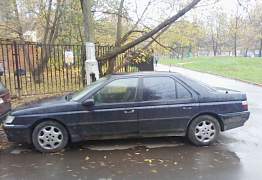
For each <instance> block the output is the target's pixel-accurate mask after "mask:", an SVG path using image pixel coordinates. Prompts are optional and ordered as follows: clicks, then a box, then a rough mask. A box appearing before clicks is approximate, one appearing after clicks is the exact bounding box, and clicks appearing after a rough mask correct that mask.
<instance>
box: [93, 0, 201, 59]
mask: <svg viewBox="0 0 262 180" xmlns="http://www.w3.org/2000/svg"><path fill="white" fill-rule="evenodd" d="M200 1H201V0H193V1H192V2H191V3H190V4H188V5H187V6H186V7H184V8H183V9H181V10H180V11H178V13H177V14H175V15H174V16H172V17H171V18H168V19H166V20H165V21H164V22H162V23H160V24H159V25H158V26H156V27H155V28H154V29H152V30H151V31H150V32H148V33H146V34H144V35H142V36H140V37H139V38H137V39H135V40H134V41H132V42H130V43H127V44H126V45H124V46H122V47H115V48H114V50H113V51H111V52H109V53H107V54H105V55H104V56H102V57H100V58H98V60H106V59H108V60H111V59H112V58H114V57H116V56H117V55H118V54H120V53H123V52H125V51H126V50H128V49H130V48H132V47H134V46H136V45H137V44H139V43H141V42H143V41H145V40H147V39H149V38H150V37H152V36H154V35H155V34H157V33H158V32H159V31H161V30H162V29H163V28H165V27H167V26H168V25H170V24H172V23H174V22H175V21H176V20H178V19H179V18H180V17H182V16H183V15H185V14H186V13H187V12H188V11H189V10H191V9H192V8H193V7H194V6H195V5H197V4H198V3H199V2H200Z"/></svg>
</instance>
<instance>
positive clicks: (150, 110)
mask: <svg viewBox="0 0 262 180" xmlns="http://www.w3.org/2000/svg"><path fill="white" fill-rule="evenodd" d="M142 84H143V86H142V93H141V94H142V99H141V102H140V103H139V104H140V105H139V106H138V107H136V108H137V109H136V110H137V111H138V117H139V129H140V134H141V135H143V136H146V135H149V136H151V135H152V136H161V135H166V134H170V135H172V134H175V135H179V134H181V135H183V134H184V133H185V128H186V126H187V124H188V121H189V120H190V118H191V117H192V115H193V114H194V112H196V111H197V108H198V106H197V103H194V101H195V100H194V98H193V96H192V94H191V92H190V91H189V90H187V89H186V88H185V87H184V86H183V85H181V84H180V83H178V82H176V80H175V79H173V78H172V77H144V78H143V83H142Z"/></svg>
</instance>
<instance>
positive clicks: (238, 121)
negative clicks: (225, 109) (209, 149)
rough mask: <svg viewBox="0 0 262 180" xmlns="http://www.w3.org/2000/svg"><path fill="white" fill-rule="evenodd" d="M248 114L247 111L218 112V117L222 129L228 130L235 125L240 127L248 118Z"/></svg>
mask: <svg viewBox="0 0 262 180" xmlns="http://www.w3.org/2000/svg"><path fill="white" fill-rule="evenodd" d="M249 115H250V112H249V111H243V112H236V113H228V114H220V115H219V116H220V119H221V120H222V121H223V127H222V130H223V131H225V130H229V129H233V128H237V127H241V126H243V125H244V124H245V122H246V121H247V120H248V118H249Z"/></svg>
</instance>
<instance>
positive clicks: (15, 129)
mask: <svg viewBox="0 0 262 180" xmlns="http://www.w3.org/2000/svg"><path fill="white" fill-rule="evenodd" d="M3 129H4V131H5V133H6V135H7V139H8V141H11V142H17V143H28V144H31V130H30V128H29V127H28V126H24V125H12V124H10V125H9V124H4V125H3Z"/></svg>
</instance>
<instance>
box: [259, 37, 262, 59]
mask: <svg viewBox="0 0 262 180" xmlns="http://www.w3.org/2000/svg"><path fill="white" fill-rule="evenodd" d="M259 57H262V38H261V39H260V47H259Z"/></svg>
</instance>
